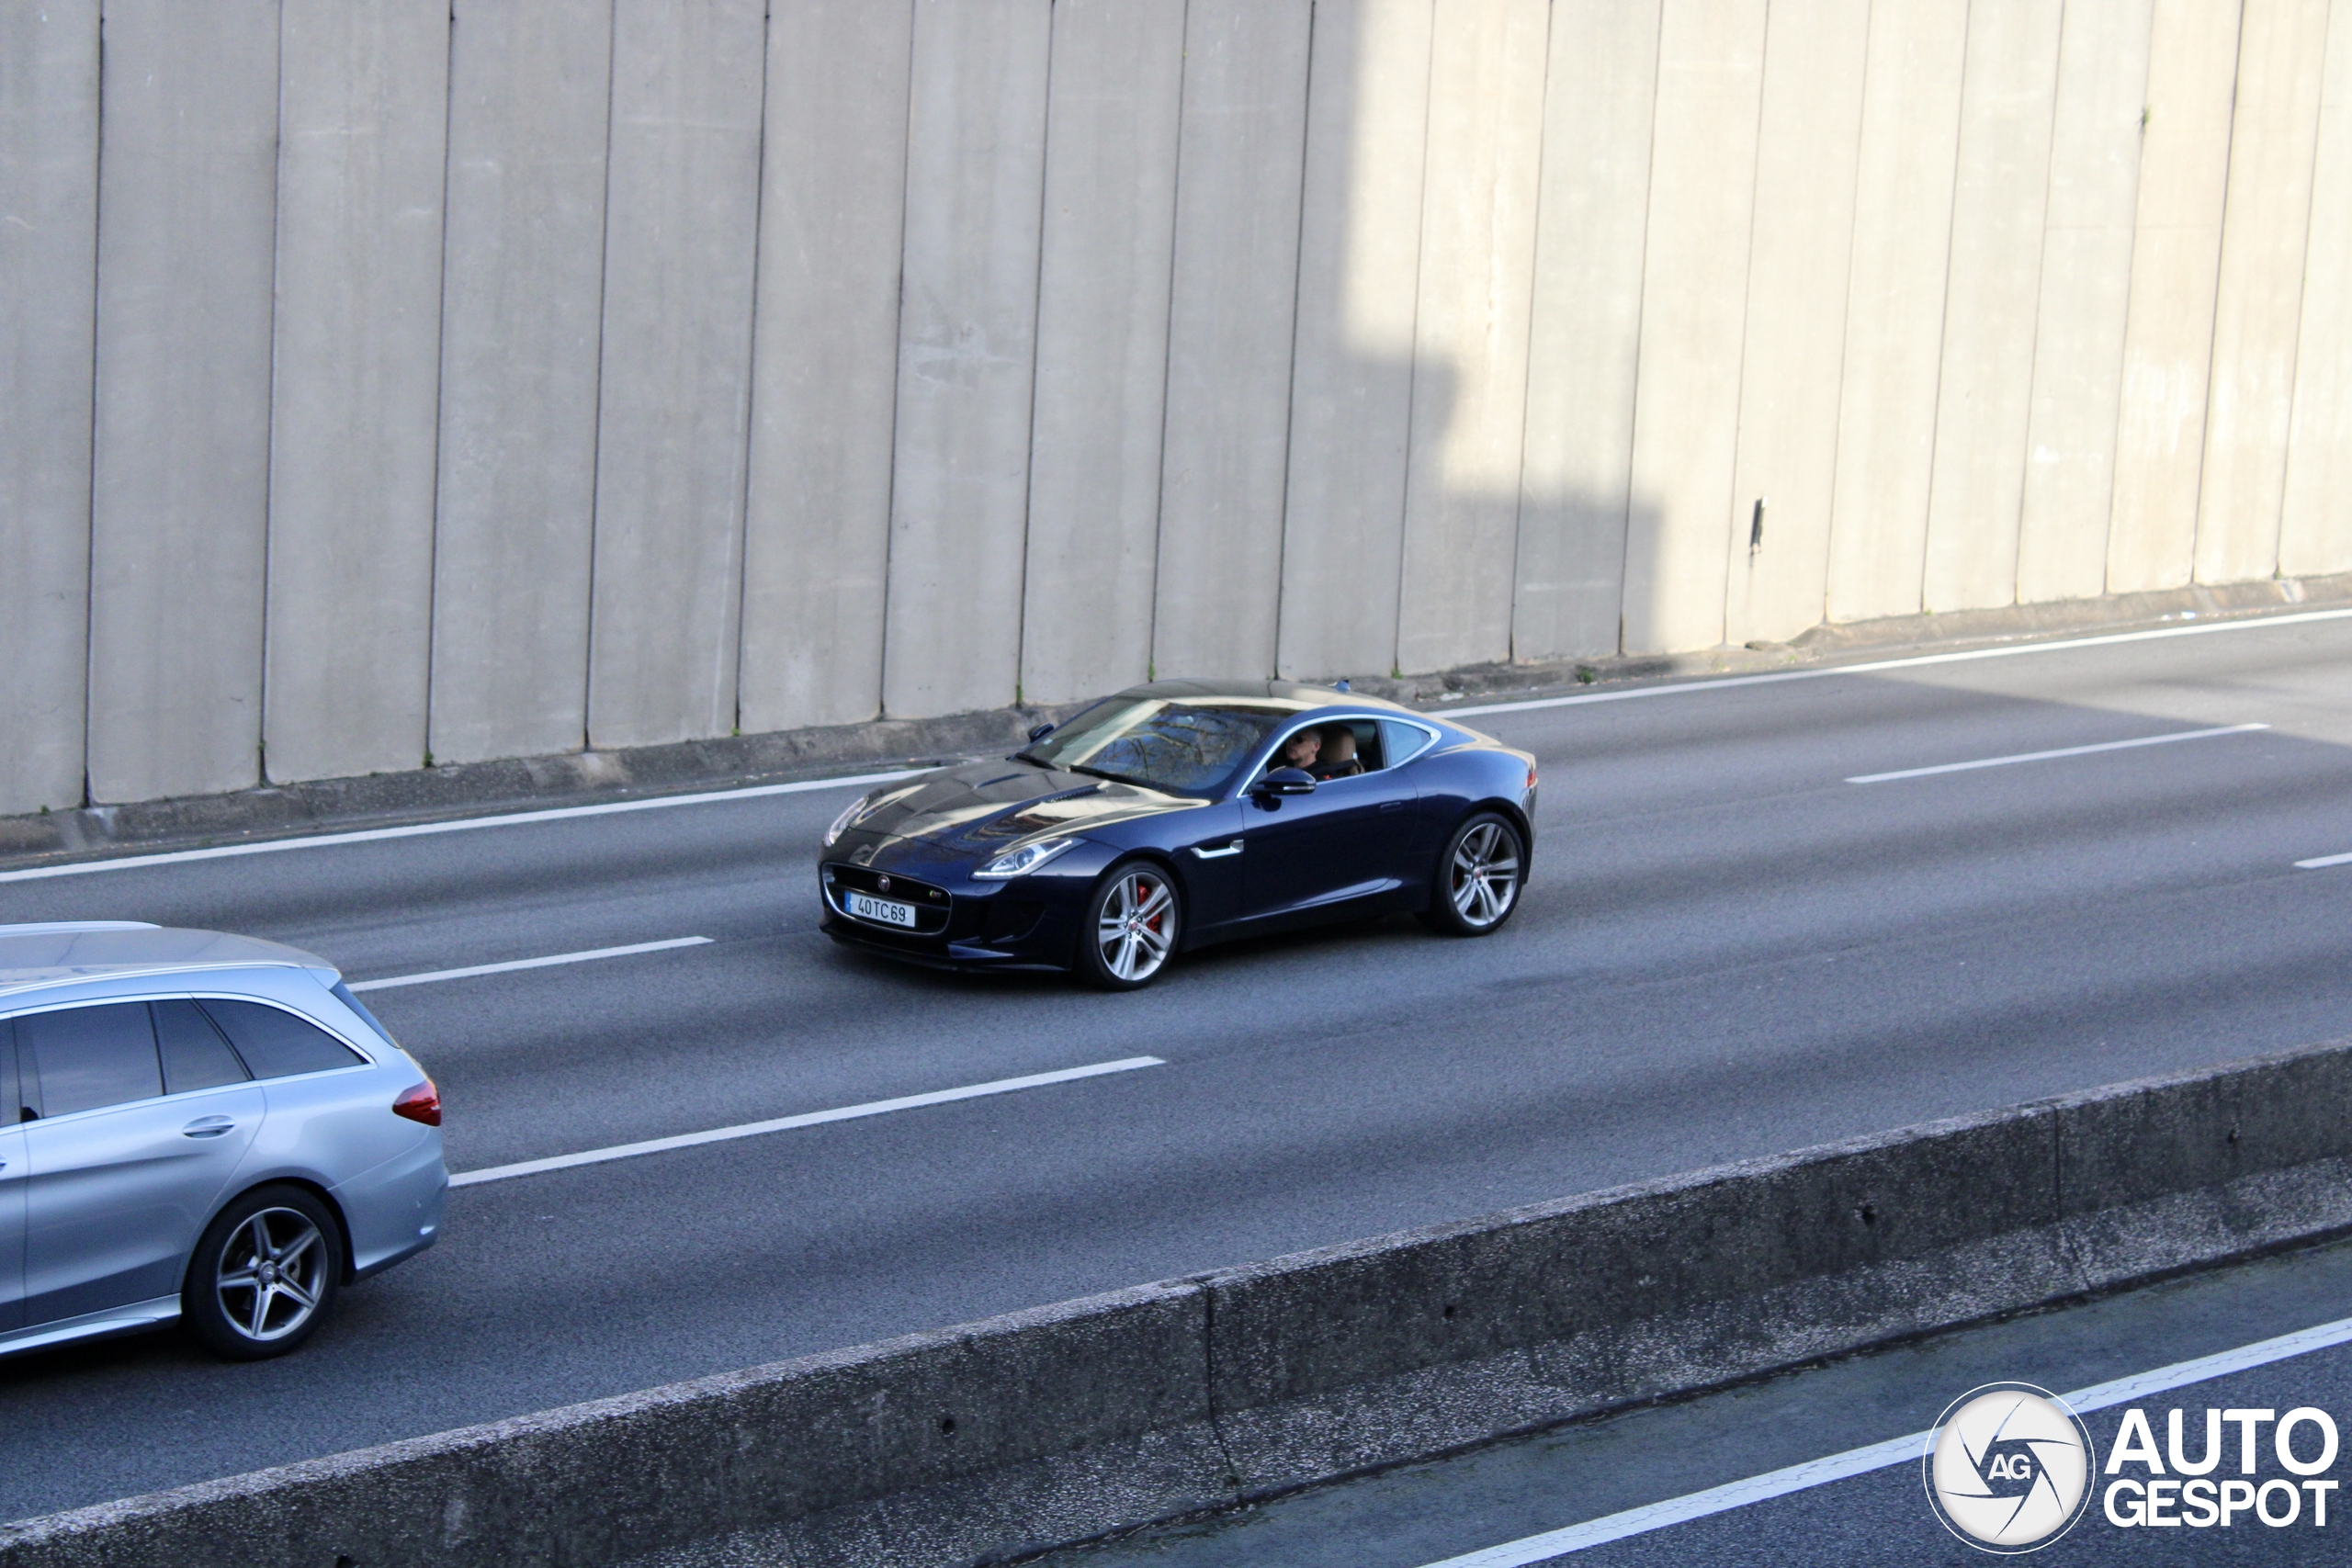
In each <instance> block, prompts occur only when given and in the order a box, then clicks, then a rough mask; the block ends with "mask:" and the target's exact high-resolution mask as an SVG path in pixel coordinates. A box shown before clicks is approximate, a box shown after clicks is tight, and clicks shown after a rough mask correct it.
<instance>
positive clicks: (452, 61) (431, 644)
mask: <svg viewBox="0 0 2352 1568" xmlns="http://www.w3.org/2000/svg"><path fill="white" fill-rule="evenodd" d="M446 14H447V17H448V27H447V30H446V31H445V33H444V34H443V37H442V46H441V47H442V52H443V56H444V59H445V62H446V63H445V65H444V67H443V74H442V80H441V281H440V287H439V288H435V290H434V291H433V534H432V537H431V539H430V540H429V541H428V542H427V544H426V547H425V552H424V564H425V571H426V573H427V575H426V578H425V582H424V765H425V766H426V767H431V766H432V765H433V703H434V699H435V697H437V696H438V695H439V694H440V687H439V686H438V685H437V684H436V683H435V674H436V671H435V667H434V666H435V660H436V659H438V657H439V656H440V650H441V639H440V637H437V636H435V627H436V626H437V625H438V623H439V618H440V615H441V479H442V468H441V456H442V454H441V443H442V424H443V421H442V418H441V402H442V399H443V397H444V396H445V395H446V391H447V388H446V378H447V374H448V363H449V338H448V320H449V164H450V161H451V160H452V159H454V158H455V157H456V156H457V152H456V145H457V119H458V116H457V108H456V98H457V93H458V5H457V0H449V4H448V6H447V7H446Z"/></svg>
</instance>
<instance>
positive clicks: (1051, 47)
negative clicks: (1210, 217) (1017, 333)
mask: <svg viewBox="0 0 2352 1568" xmlns="http://www.w3.org/2000/svg"><path fill="white" fill-rule="evenodd" d="M1054 32H1055V28H1054V19H1053V6H1052V5H1050V4H1049V5H1048V6H1046V81H1045V85H1044V92H1045V99H1044V102H1043V103H1042V104H1041V105H1040V106H1039V109H1038V129H1037V249H1036V257H1037V270H1036V272H1035V274H1034V275H1033V276H1031V278H1030V280H1029V442H1028V446H1029V450H1028V453H1027V460H1026V461H1024V462H1023V464H1022V465H1021V570H1020V572H1019V574H1018V575H1017V577H1016V578H1015V581H1017V582H1019V583H1020V587H1019V588H1017V589H1016V590H1014V592H1017V593H1018V594H1019V595H1020V597H1019V598H1018V599H1017V600H1016V601H1015V602H1014V604H1013V611H1012V705H1013V706H1015V707H1019V706H1021V705H1023V702H1025V701H1026V700H1027V694H1025V693H1023V691H1022V689H1021V671H1022V670H1023V668H1024V666H1023V662H1022V660H1023V659H1024V658H1026V657H1027V655H1028V651H1029V526H1030V518H1029V500H1030V497H1032V496H1033V495H1035V494H1036V492H1037V486H1036V479H1037V353H1038V344H1039V341H1040V340H1041V339H1042V338H1043V337H1044V335H1045V334H1044V333H1041V332H1040V331H1039V330H1038V323H1039V322H1040V321H1043V320H1044V310H1045V300H1046V203H1047V202H1048V201H1050V200H1051V199H1052V193H1053V176H1052V171H1051V169H1050V167H1049V165H1050V164H1052V162H1053V157H1054V56H1055V55H1056V54H1057V53H1058V52H1059V51H1058V50H1057V48H1056V46H1055V41H1054ZM1179 91H1180V92H1181V91H1182V89H1181V88H1180V89H1179ZM1176 112H1177V114H1178V115H1179V116H1180V117H1181V116H1182V113H1183V99H1182V98H1181V97H1180V98H1178V99H1177V110H1176ZM1180 143H1181V138H1180ZM1180 156H1181V154H1180ZM1171 243H1172V242H1171ZM1169 293H1170V296H1171V297H1172V296H1173V295H1174V293H1175V290H1174V288H1170V290H1169ZM1162 374H1163V375H1164V374H1165V372H1163V373H1162ZM1166 417H1167V416H1166V415H1165V414H1164V413H1163V414H1162V415H1161V418H1162V419H1163V420H1164V419H1165V418H1166ZM1161 460H1162V461H1163V462H1165V461H1166V459H1165V458H1164V457H1163V458H1162V459H1161ZM1156 533H1157V530H1155V535H1156ZM1153 565H1154V570H1153V573H1152V575H1153V577H1154V579H1155V580H1156V579H1157V578H1158V576H1159V571H1158V570H1157V568H1158V562H1157V561H1155V562H1154V563H1153Z"/></svg>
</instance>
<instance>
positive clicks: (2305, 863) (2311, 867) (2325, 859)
mask: <svg viewBox="0 0 2352 1568" xmlns="http://www.w3.org/2000/svg"><path fill="white" fill-rule="evenodd" d="M2331 865H2352V855H2322V856H2320V857H2319V859H2317V860H2299V861H2297V862H2296V863H2295V869H2296V870H2297V871H2319V870H2323V869H2324V868H2325V867H2327V866H2331Z"/></svg>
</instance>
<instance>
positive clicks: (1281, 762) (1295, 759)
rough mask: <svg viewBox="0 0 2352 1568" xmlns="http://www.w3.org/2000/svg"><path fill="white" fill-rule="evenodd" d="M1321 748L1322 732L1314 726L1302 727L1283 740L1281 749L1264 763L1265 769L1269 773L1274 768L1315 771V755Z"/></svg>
mask: <svg viewBox="0 0 2352 1568" xmlns="http://www.w3.org/2000/svg"><path fill="white" fill-rule="evenodd" d="M1321 750H1323V732H1322V731H1321V730H1319V729H1314V728H1307V729H1302V730H1300V731H1299V732H1298V733H1297V734H1295V735H1294V736H1292V737H1291V738H1290V739H1287V740H1285V741H1283V749H1282V750H1280V751H1278V752H1276V753H1275V754H1274V760H1273V761H1271V762H1269V763H1267V764H1266V771H1267V772H1268V773H1272V772H1273V771H1274V770H1275V769H1276V768H1298V769H1302V770H1304V771H1305V772H1307V773H1313V772H1314V771H1315V759H1316V756H1317V753H1319V752H1320V751H1321Z"/></svg>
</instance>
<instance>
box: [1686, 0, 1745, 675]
mask: <svg viewBox="0 0 2352 1568" xmlns="http://www.w3.org/2000/svg"><path fill="white" fill-rule="evenodd" d="M1763 30H1764V38H1763V45H1762V47H1761V48H1760V49H1758V51H1757V55H1756V137H1755V141H1754V146H1755V149H1756V151H1755V153H1754V154H1753V157H1752V159H1751V161H1750V162H1749V164H1748V165H1747V245H1746V249H1747V259H1746V260H1745V261H1743V262H1742V263H1741V264H1740V268H1739V357H1738V362H1737V363H1736V364H1735V365H1734V366H1733V367H1732V372H1731V377H1732V381H1731V384H1732V401H1731V411H1732V412H1731V457H1732V460H1731V463H1730V465H1729V466H1728V468H1726V470H1725V479H1724V483H1725V486H1726V489H1725V491H1724V497H1723V506H1724V510H1723V511H1722V512H1720V513H1716V518H1717V527H1718V528H1720V527H1721V526H1722V520H1723V519H1724V518H1725V517H1727V516H1728V515H1729V514H1730V513H1732V512H1734V511H1736V509H1737V508H1738V505H1739V432H1740V421H1741V416H1742V414H1743V413H1744V412H1746V408H1745V405H1746V402H1747V315H1748V309H1747V308H1748V303H1749V301H1750V300H1751V299H1753V298H1754V297H1755V276H1756V206H1757V202H1758V198H1759V197H1762V196H1763V194H1764V102H1765V96H1766V95H1765V87H1764V84H1765V82H1766V81H1767V80H1768V79H1769V78H1770V75H1771V73H1772V6H1771V0H1765V6H1764V23H1763ZM1660 52H1661V53H1663V52H1664V51H1660ZM1732 576H1733V573H1732V561H1731V552H1730V548H1729V547H1728V545H1726V547H1725V549H1724V591H1723V600H1722V603H1721V604H1718V605H1717V606H1716V609H1717V615H1716V624H1717V625H1718V626H1721V627H1722V630H1721V631H1719V632H1718V633H1717V634H1716V637H1715V641H1716V642H1717V643H1718V644H1721V643H1723V642H1725V641H1728V640H1729V639H1730V637H1731V584H1732Z"/></svg>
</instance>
